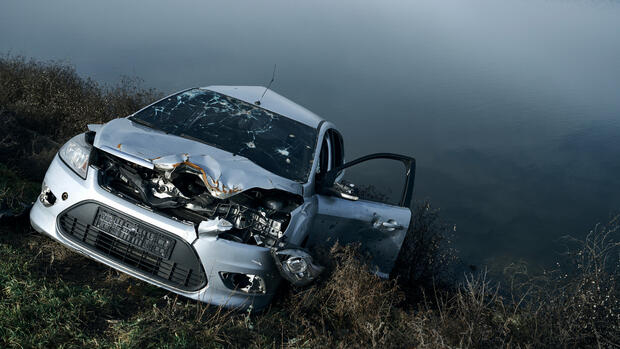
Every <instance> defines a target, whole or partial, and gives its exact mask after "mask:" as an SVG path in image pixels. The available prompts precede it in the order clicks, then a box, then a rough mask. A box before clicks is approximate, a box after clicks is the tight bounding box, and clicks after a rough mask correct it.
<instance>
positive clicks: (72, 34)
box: [0, 0, 620, 265]
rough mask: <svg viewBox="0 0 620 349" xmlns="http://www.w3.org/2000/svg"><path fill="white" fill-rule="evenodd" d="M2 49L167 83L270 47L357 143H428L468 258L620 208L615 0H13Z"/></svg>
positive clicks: (267, 57)
mask: <svg viewBox="0 0 620 349" xmlns="http://www.w3.org/2000/svg"><path fill="white" fill-rule="evenodd" d="M0 53H3V54H5V53H11V54H14V55H24V56H26V57H33V58H35V59H40V60H49V59H54V60H61V61H64V62H67V63H70V64H72V65H74V66H75V67H76V69H77V71H78V72H79V73H80V74H81V75H83V76H89V77H92V78H93V79H95V80H97V81H101V82H105V83H115V82H117V81H119V79H120V77H121V76H123V75H129V76H138V77H140V78H142V79H144V86H146V87H155V88H157V89H159V90H161V91H163V92H165V93H169V92H173V91H175V90H179V89H182V88H186V87H192V86H206V85H212V84H230V85H266V84H267V83H268V82H269V80H270V78H271V73H272V69H273V65H274V64H277V72H276V81H275V83H274V84H273V85H272V88H273V89H274V90H275V91H277V92H278V93H280V94H282V95H284V96H286V97H288V98H290V99H292V100H294V101H296V102H298V103H300V104H301V105H304V106H305V107H307V108H308V109H310V110H312V111H314V112H315V113H317V114H319V115H321V116H323V117H324V118H326V119H329V120H332V121H334V122H335V123H336V125H337V126H338V127H339V128H340V129H341V131H342V132H343V135H344V138H345V150H346V152H347V158H348V159H353V158H355V157H357V156H361V155H364V154H366V153H370V152H377V151H387V152H397V153H404V154H408V155H412V156H414V157H416V158H417V161H418V171H417V177H416V187H415V197H416V198H417V199H425V198H426V199H429V200H430V201H431V202H432V204H433V206H435V207H440V208H441V210H442V216H443V217H444V218H445V219H446V220H448V221H450V222H452V223H454V224H455V225H456V232H455V236H454V243H455V247H456V248H458V250H459V251H460V256H461V257H462V258H463V259H464V260H466V261H467V263H470V264H475V265H484V264H487V265H502V264H504V263H506V262H509V261H516V260H525V261H528V262H532V263H534V264H538V265H550V264H551V263H552V262H553V261H554V260H555V259H556V257H557V256H558V253H560V252H561V251H562V250H563V247H562V244H561V243H560V242H559V241H558V239H559V237H561V236H563V235H566V234H571V235H573V236H575V237H584V236H585V234H586V233H587V232H588V231H589V230H590V229H592V227H593V226H594V225H595V224H596V223H597V222H605V221H607V220H608V218H609V217H610V215H612V214H614V213H617V212H619V209H620V2H617V1H593V0H591V1H587V0H583V1H578V0H565V1H559V0H557V1H556V0H512V1H508V0H469V1H464V0H422V1H375V2H370V1H368V2H362V1H350V0H345V1H323V0H320V1H306V2H293V1H275V2H272V1H268V2H267V1H209V2H206V1H175V2H163V1H140V2H131V3H126V2H124V1H100V2H97V3H86V2H82V1H64V0H63V1H54V2H51V1H19V2H17V1H3V2H2V4H0ZM618 238H620V237H618V236H616V239H618Z"/></svg>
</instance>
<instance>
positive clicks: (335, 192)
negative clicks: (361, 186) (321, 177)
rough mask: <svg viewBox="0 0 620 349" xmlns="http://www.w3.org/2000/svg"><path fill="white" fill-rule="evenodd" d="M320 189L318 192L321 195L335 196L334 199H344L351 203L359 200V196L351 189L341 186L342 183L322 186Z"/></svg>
mask: <svg viewBox="0 0 620 349" xmlns="http://www.w3.org/2000/svg"><path fill="white" fill-rule="evenodd" d="M320 188H321V190H319V192H320V193H321V194H325V195H329V196H336V197H339V198H342V199H346V200H351V201H357V200H359V196H357V195H355V192H354V190H353V187H351V186H348V185H345V184H342V183H338V182H333V183H332V184H331V185H329V186H328V185H324V186H321V187H320Z"/></svg>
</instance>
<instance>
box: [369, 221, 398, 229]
mask: <svg viewBox="0 0 620 349" xmlns="http://www.w3.org/2000/svg"><path fill="white" fill-rule="evenodd" d="M372 225H373V226H374V227H375V228H376V229H379V230H382V231H394V230H401V229H403V228H404V227H403V226H402V225H400V224H398V222H396V221H395V220H393V219H388V220H387V221H384V222H380V221H379V220H378V219H376V220H375V221H374V222H373V224H372Z"/></svg>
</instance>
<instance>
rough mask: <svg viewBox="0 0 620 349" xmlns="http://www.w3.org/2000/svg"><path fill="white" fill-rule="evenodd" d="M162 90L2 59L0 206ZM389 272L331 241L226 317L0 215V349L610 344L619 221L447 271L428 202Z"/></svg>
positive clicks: (618, 306)
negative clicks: (294, 282)
mask: <svg viewBox="0 0 620 349" xmlns="http://www.w3.org/2000/svg"><path fill="white" fill-rule="evenodd" d="M158 95H159V94H158V93H157V92H156V91H152V90H148V89H142V88H140V87H139V85H137V84H136V83H135V80H125V81H123V82H121V83H120V84H119V85H118V86H111V87H110V86H101V85H99V84H97V83H96V82H94V81H92V80H88V79H83V78H81V77H80V76H78V75H77V74H76V73H75V70H74V69H73V68H72V67H70V66H67V65H62V64H57V63H54V62H38V61H32V60H26V59H24V58H20V57H8V56H6V57H4V58H0V129H2V130H4V131H5V133H4V134H3V136H2V137H0V205H1V206H0V209H2V208H6V207H8V208H10V209H12V210H14V212H19V211H20V209H21V208H22V207H23V205H22V204H23V203H30V202H32V201H33V200H36V197H37V194H38V192H39V190H40V180H41V178H42V176H43V174H44V171H45V169H46V168H47V166H48V164H49V160H50V159H51V157H52V156H53V154H54V153H55V152H56V151H57V149H58V146H59V145H60V144H62V142H64V141H65V140H66V139H67V138H68V137H70V136H71V135H73V134H75V133H77V132H80V131H82V130H83V129H84V127H85V126H86V124H87V123H92V122H105V121H107V120H109V119H111V118H113V117H117V116H123V115H126V114H128V113H130V112H132V111H134V110H136V109H138V108H139V107H140V106H142V105H144V104H146V103H147V102H149V101H151V100H152V99H154V98H156V96H158ZM414 214H415V219H414V222H415V223H414V229H413V230H412V231H411V232H410V233H409V235H408V236H407V238H406V240H405V243H404V245H403V250H402V251H401V254H400V256H399V261H398V265H399V268H397V270H396V278H395V279H394V280H387V281H386V280H381V279H379V278H377V277H376V276H374V275H373V274H371V273H369V269H368V268H367V267H366V266H365V265H364V263H363V262H362V261H361V260H362V259H360V258H359V255H358V254H357V251H356V249H355V247H354V246H345V247H339V248H336V249H334V250H332V251H331V252H330V253H329V256H328V257H329V258H328V259H327V260H326V261H325V264H326V266H327V271H326V272H325V273H324V274H323V275H322V277H321V279H320V280H319V281H318V282H317V283H315V284H313V285H311V286H309V287H306V288H302V289H293V288H290V287H287V286H286V285H283V287H282V288H281V289H280V290H279V294H278V296H277V298H276V300H275V301H274V303H273V305H272V306H271V307H270V308H269V309H267V310H266V311H264V312H262V313H259V314H255V313H252V312H249V313H245V312H231V311H227V310H225V309H221V308H218V307H213V306H208V305H206V304H203V303H198V302H195V301H191V300H187V299H183V298H180V297H177V296H175V295H174V294H170V293H168V292H165V291H163V290H161V289H159V288H156V287H154V286H150V285H148V284H145V283H143V282H141V281H139V280H136V279H133V278H131V277H129V276H127V275H124V274H121V273H118V272H116V271H114V270H112V269H110V268H107V267H105V266H103V265H101V264H98V263H95V262H93V261H91V260H89V259H87V258H85V257H83V256H81V255H78V254H76V253H74V252H71V251H70V250H68V249H67V248H65V247H63V246H61V245H60V244H58V243H56V242H54V241H52V240H51V239H49V238H46V237H44V236H42V235H40V234H37V233H36V232H34V231H33V230H32V228H30V225H29V222H28V219H27V216H24V215H22V216H18V217H11V218H8V219H7V218H5V219H0V348H5V347H6V348H30V347H34V348H50V347H62V348H71V347H76V348H82V347H93V348H97V347H103V348H222V347H242V348H246V347H256V348H265V347H267V348H282V347H287V348H288V347H290V348H334V347H347V348H348V347H354V348H372V347H380V348H403V347H411V348H414V347H415V348H464V347H472V348H490V347H506V348H508V347H510V348H573V347H575V348H576V347H578V348H586V347H588V348H613V347H620V286H619V285H620V284H619V282H618V277H619V275H618V274H619V271H620V245H619V244H618V242H617V240H618V233H619V232H620V230H619V226H620V224H619V222H618V220H617V219H614V220H612V221H611V222H610V223H609V224H607V225H597V226H596V227H595V229H593V231H592V232H591V233H590V234H589V235H588V238H587V239H586V240H584V241H575V240H570V239H568V240H567V243H568V244H569V245H571V246H570V248H569V249H568V251H569V252H568V253H567V254H566V256H564V259H563V260H562V268H558V269H557V270H549V271H545V272H544V273H537V274H535V275H531V274H528V272H527V266H525V265H513V266H511V268H507V269H506V271H505V274H506V280H507V281H506V282H504V283H502V284H501V285H500V284H499V283H498V282H495V281H493V280H489V279H488V278H487V277H486V274H485V273H484V271H483V272H480V273H476V274H470V275H467V277H466V278H465V279H464V280H461V281H458V282H457V281H455V280H454V279H451V278H449V277H447V275H450V269H449V268H450V267H451V266H452V265H453V264H452V262H453V260H454V255H453V254H452V253H451V251H450V250H449V249H448V248H446V244H445V241H446V236H447V233H448V232H449V231H450V230H451V227H450V226H448V225H446V224H444V223H442V221H441V217H440V216H439V214H438V210H435V209H433V208H431V207H430V205H429V204H428V203H422V204H420V205H418V206H417V207H416V208H415V210H414Z"/></svg>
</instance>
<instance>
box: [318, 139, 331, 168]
mask: <svg viewBox="0 0 620 349" xmlns="http://www.w3.org/2000/svg"><path fill="white" fill-rule="evenodd" d="M328 142H329V141H328V137H327V135H326V136H325V137H323V142H321V152H320V153H319V164H318V166H317V168H316V174H317V176H320V175H322V174H323V173H325V172H327V171H329V170H330V169H331V168H330V166H329V157H330V154H329V145H328Z"/></svg>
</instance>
